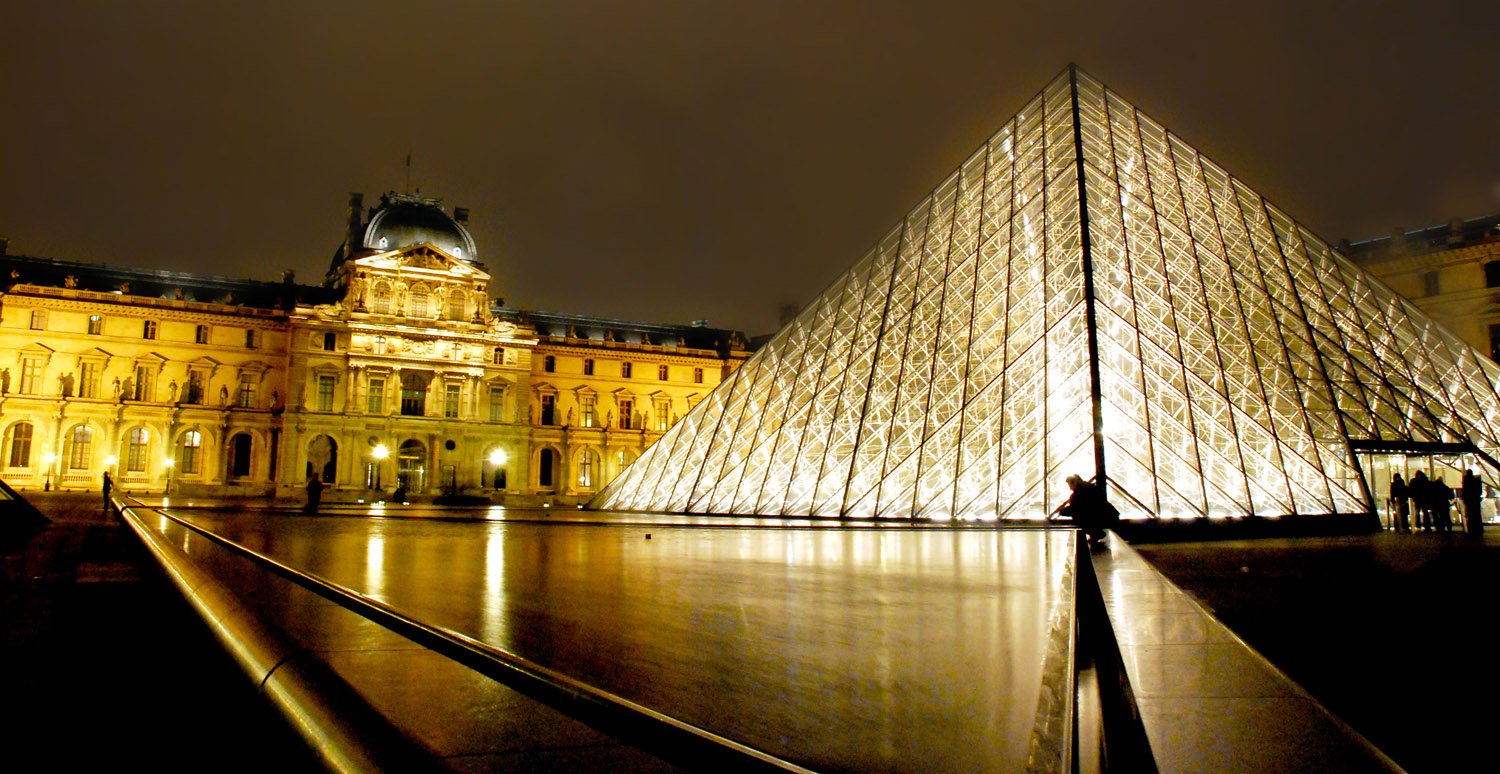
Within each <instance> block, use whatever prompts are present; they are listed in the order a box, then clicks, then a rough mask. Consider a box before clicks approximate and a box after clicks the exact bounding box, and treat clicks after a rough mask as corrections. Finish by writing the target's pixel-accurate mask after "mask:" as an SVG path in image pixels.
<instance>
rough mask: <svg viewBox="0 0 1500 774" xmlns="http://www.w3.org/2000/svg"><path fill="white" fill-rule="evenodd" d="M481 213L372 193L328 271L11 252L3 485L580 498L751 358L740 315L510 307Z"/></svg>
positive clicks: (2, 270)
mask: <svg viewBox="0 0 1500 774" xmlns="http://www.w3.org/2000/svg"><path fill="white" fill-rule="evenodd" d="M466 220H467V212H466V211H464V210H462V209H459V210H455V211H454V213H453V214H451V215H450V214H449V213H447V212H445V211H444V210H443V209H442V206H441V203H440V201H438V200H436V199H428V198H422V197H419V196H408V195H401V194H387V195H386V196H383V197H381V200H380V202H379V204H378V205H377V206H374V207H371V208H369V210H365V208H364V205H363V199H362V197H360V196H359V195H355V196H353V197H352V198H351V201H350V212H349V220H348V227H347V234H346V237H345V242H344V244H343V246H342V247H341V248H340V249H339V251H338V252H337V254H336V255H335V256H334V259H333V261H332V264H331V266H330V270H329V272H328V275H327V277H326V279H325V282H324V283H322V284H320V285H302V284H296V283H295V282H294V281H293V280H292V278H291V276H290V275H288V276H287V277H285V278H284V279H283V281H282V282H262V281H255V280H243V279H227V278H223V277H214V276H206V275H198V274H185V273H177V272H165V271H152V270H144V269H130V268H120V267H115V266H102V265H97V264H84V263H73V262H67V261H59V260H52V259H43V258H32V257H27V256H19V255H9V254H5V253H6V252H8V251H3V250H0V280H3V282H4V285H3V287H4V291H3V293H0V313H3V316H0V427H3V433H4V436H3V447H0V464H3V476H4V478H5V480H6V481H7V482H9V483H10V484H12V485H13V486H16V487H18V488H36V489H42V488H53V489H96V488H98V487H99V486H100V483H101V479H102V475H103V473H104V472H105V471H109V472H110V473H111V474H112V475H113V476H114V478H115V481H116V483H117V485H118V486H120V487H122V488H123V489H125V490H127V491H131V492H171V493H182V494H185V495H210V496H213V495H229V496H238V495H243V496H269V495H283V496H286V495H295V494H299V492H298V491H297V490H298V489H300V488H301V487H303V486H304V485H305V484H306V481H307V479H308V477H309V476H310V475H312V474H313V473H317V474H319V476H320V478H321V479H322V480H324V481H325V482H327V485H328V487H329V488H328V490H327V491H328V493H329V494H332V495H333V497H335V498H338V499H360V498H365V497H373V496H376V493H377V491H384V492H389V491H391V490H392V489H394V488H396V487H397V485H398V484H404V485H405V487H406V489H407V491H408V493H409V494H410V495H412V496H416V497H421V496H423V495H436V494H443V493H449V494H488V495H491V496H495V495H499V496H500V497H501V498H508V499H509V500H511V501H518V502H527V501H533V500H536V499H550V498H556V499H558V500H560V501H571V500H574V499H578V498H582V497H586V496H588V495H589V494H591V493H593V492H595V491H597V490H598V489H599V488H601V487H602V486H603V485H604V484H605V483H607V482H608V481H609V480H610V479H611V478H613V477H614V476H616V475H617V474H618V473H619V471H620V470H621V469H622V468H624V466H626V465H627V464H629V463H630V462H631V461H632V460H634V459H635V458H636V457H637V456H638V455H639V454H640V453H641V451H642V450H643V449H644V448H645V447H647V446H648V445H650V444H651V443H652V442H653V441H654V440H656V439H657V438H658V437H660V436H661V434H662V433H663V432H664V431H665V430H667V429H668V428H669V427H670V426H671V424H672V423H674V422H676V421H677V419H678V418H679V417H681V416H683V415H685V414H686V413H688V411H689V410H691V409H692V408H693V406H694V405H696V403H697V402H698V401H699V400H700V399H702V398H703V397H704V396H706V395H707V394H708V393H709V392H710V391H711V390H712V389H713V388H714V387H715V386H716V385H717V384H718V383H719V382H720V381H721V380H722V379H724V378H725V377H726V376H727V375H729V374H730V373H732V372H733V371H734V370H735V368H737V367H738V365H739V364H740V363H741V362H743V360H744V359H745V358H746V357H748V355H749V353H748V352H747V351H746V350H747V346H748V345H747V343H746V341H745V338H744V336H743V335H742V334H740V333H739V332H737V331H729V330H719V329H713V328H708V327H706V326H705V325H701V324H695V325H688V326H683V325H657V324H650V323H639V322H627V321H622V320H614V319H606V318H599V317H590V316H585V315H568V314H556V313H548V312H527V311H523V310H517V309H511V308H506V307H503V306H500V305H497V304H495V303H493V302H492V301H491V296H490V292H491V288H490V275H489V274H487V273H486V270H485V266H484V264H483V263H480V262H478V261H477V260H476V249H475V245H474V241H473V238H472V237H471V236H470V234H469V232H468V230H467V229H466V228H465V227H464V225H463V223H464V222H465V221H466Z"/></svg>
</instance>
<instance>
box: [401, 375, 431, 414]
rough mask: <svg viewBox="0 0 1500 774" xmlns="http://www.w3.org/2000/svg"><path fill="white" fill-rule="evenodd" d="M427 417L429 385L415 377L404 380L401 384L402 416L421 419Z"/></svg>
mask: <svg viewBox="0 0 1500 774" xmlns="http://www.w3.org/2000/svg"><path fill="white" fill-rule="evenodd" d="M426 415H427V385H426V384H424V383H423V382H422V381H421V380H419V379H417V378H415V377H409V378H403V381H402V383H401V416H404V417H421V416H426Z"/></svg>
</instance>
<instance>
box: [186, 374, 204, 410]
mask: <svg viewBox="0 0 1500 774" xmlns="http://www.w3.org/2000/svg"><path fill="white" fill-rule="evenodd" d="M206 392H208V377H207V375H205V374H204V373H203V372H202V371H197V370H193V371H188V382H187V395H186V396H185V397H184V398H183V402H184V403H190V404H193V405H195V406H196V405H198V404H200V403H202V402H203V395H204V393H206Z"/></svg>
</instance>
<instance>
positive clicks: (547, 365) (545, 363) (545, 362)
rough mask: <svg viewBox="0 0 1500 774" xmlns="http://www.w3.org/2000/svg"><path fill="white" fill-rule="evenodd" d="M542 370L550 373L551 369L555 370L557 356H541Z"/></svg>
mask: <svg viewBox="0 0 1500 774" xmlns="http://www.w3.org/2000/svg"><path fill="white" fill-rule="evenodd" d="M542 370H543V371H546V372H547V373H549V374H550V373H552V372H553V371H556V370H557V358H555V357H553V356H551V355H548V356H546V357H544V358H542Z"/></svg>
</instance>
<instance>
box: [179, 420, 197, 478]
mask: <svg viewBox="0 0 1500 774" xmlns="http://www.w3.org/2000/svg"><path fill="white" fill-rule="evenodd" d="M202 446H203V434H202V433H200V432H198V431H197V430H189V431H187V432H186V433H183V434H182V447H181V448H179V449H178V450H177V469H178V470H179V471H181V472H182V473H184V474H193V473H197V472H198V459H199V455H198V450H199V449H200V448H201V447H202Z"/></svg>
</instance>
